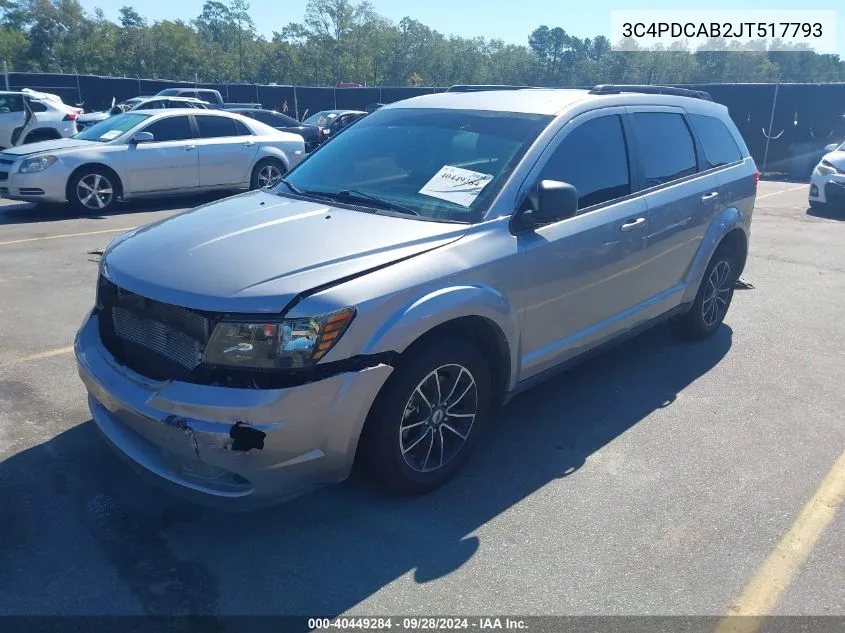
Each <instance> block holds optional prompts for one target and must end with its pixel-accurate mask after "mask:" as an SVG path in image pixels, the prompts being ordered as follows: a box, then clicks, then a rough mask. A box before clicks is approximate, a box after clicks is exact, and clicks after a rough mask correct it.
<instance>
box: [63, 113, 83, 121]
mask: <svg viewBox="0 0 845 633" xmlns="http://www.w3.org/2000/svg"><path fill="white" fill-rule="evenodd" d="M78 116H79V115H78V114H77V113H76V112H68V113H67V114H66V115H65V118H63V119H62V121H76V117H78Z"/></svg>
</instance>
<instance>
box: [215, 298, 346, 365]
mask: <svg viewBox="0 0 845 633" xmlns="http://www.w3.org/2000/svg"><path fill="white" fill-rule="evenodd" d="M354 316H355V309H354V308H344V309H343V310H340V311H338V312H332V313H330V314H324V315H321V316H315V317H306V318H298V319H284V320H282V321H281V322H279V321H276V322H272V321H238V322H230V321H223V322H221V323H218V324H217V326H216V327H215V328H214V332H213V333H212V335H211V340H210V341H209V342H208V346H207V347H206V349H205V355H204V356H203V362H204V363H206V364H209V365H226V366H229V367H244V368H252V369H294V368H297V367H306V366H308V365H313V364H314V363H316V362H317V361H318V360H320V359H321V358H323V356H325V355H326V354H327V353H328V352H329V350H330V349H331V348H332V347H333V346H334V344H335V343H337V341H338V340H339V339H340V337H341V336H343V333H344V332H345V331H346V328H347V327H348V326H349V324H350V323H351V322H352V319H353V318H354Z"/></svg>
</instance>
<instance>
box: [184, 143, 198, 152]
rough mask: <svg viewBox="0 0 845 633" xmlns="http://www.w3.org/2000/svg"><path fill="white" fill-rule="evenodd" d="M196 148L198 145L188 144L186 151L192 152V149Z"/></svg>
mask: <svg viewBox="0 0 845 633" xmlns="http://www.w3.org/2000/svg"><path fill="white" fill-rule="evenodd" d="M196 148H197V146H196V145H187V146H185V151H186V152H190V151H191V150H194V149H196Z"/></svg>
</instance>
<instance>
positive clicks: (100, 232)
mask: <svg viewBox="0 0 845 633" xmlns="http://www.w3.org/2000/svg"><path fill="white" fill-rule="evenodd" d="M134 228H135V227H134V226H130V227H127V228H125V229H105V230H103V231H86V232H85V233H64V234H63V235H47V236H45V237H27V238H26V239H23V240H10V241H8V242H0V246H7V245H8V244H23V243H24V242H40V241H41V240H57V239H59V238H62V237H81V236H83V235H101V234H103V233H117V232H118V231H131V230H132V229H134Z"/></svg>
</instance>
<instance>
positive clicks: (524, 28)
mask: <svg viewBox="0 0 845 633" xmlns="http://www.w3.org/2000/svg"><path fill="white" fill-rule="evenodd" d="M354 1H355V0H353V2H354ZM81 2H82V4H83V6H85V7H86V8H87V9H93V8H94V7H100V8H101V9H103V11H105V13H106V16H108V17H109V18H112V19H117V16H118V9H119V8H120V7H121V6H122V5H125V4H130V5H134V6H135V8H136V9H137V10H138V11H139V12H140V13H141V14H143V15H145V16H147V17H148V18H153V19H176V18H182V19H184V20H189V19H192V18H195V17H196V16H197V15H199V13H200V11H201V10H202V4H203V0H180V1H179V2H175V3H174V2H172V0H143V2H135V3H132V2H130V1H129V0H81ZM371 2H372V4H373V5H374V6H375V8H376V10H377V11H378V12H379V13H380V14H382V15H384V16H385V17H387V18H390V19H391V20H393V21H394V22H398V21H399V20H400V19H402V18H403V17H404V16H406V15H407V16H410V17H412V18H415V19H417V20H420V21H421V22H423V23H425V24H427V25H428V26H431V27H432V28H435V29H436V30H438V31H440V32H442V33H445V34H455V35H462V36H465V37H472V36H476V35H483V36H485V37H488V38H493V37H495V38H499V39H503V40H505V41H506V42H509V43H515V44H525V43H526V42H527V39H528V34H529V33H530V32H531V31H532V30H534V29H535V28H536V27H537V26H539V25H541V24H546V25H549V26H561V27H563V28H564V29H566V31H567V32H569V33H571V34H572V35H576V36H578V37H593V36H595V35H599V34H601V35H609V31H610V11H612V10H614V9H628V10H630V9H633V8H636V6H632V5H631V4H630V3H628V2H624V1H623V0H608V1H606V2H599V3H595V4H596V5H600V8H590V7H589V6H584V4H583V3H576V2H567V3H562V2H554V1H553V0H474V1H473V0H469V1H468V0H425V1H424V2H419V3H413V4H412V3H408V2H400V1H399V0H371ZM250 4H251V6H252V9H251V11H250V13H251V14H252V16H253V20H254V21H255V23H256V24H257V25H258V27H259V31H260V32H261V33H263V34H265V35H267V36H270V35H271V34H272V32H273V31H274V30H279V29H281V28H282V27H283V26H284V25H285V24H287V23H289V22H300V21H302V17H303V15H304V13H305V4H306V3H305V0H282V1H281V2H280V1H279V0H251V3H250ZM588 4H589V3H588ZM841 6H842V3H841V0H840V1H836V0H816V1H815V2H814V3H813V4H812V6H805V7H801V6H800V4H799V3H798V2H796V0H743V2H741V3H739V6H738V3H737V2H736V0H734V1H733V2H730V1H728V2H725V1H723V0H707V2H701V3H700V4H698V5H697V6H696V5H691V4H687V3H686V2H682V1H681V0H671V1H667V0H662V1H661V0H649V1H648V2H643V3H642V5H641V7H642V8H643V9H646V8H647V9H651V10H655V9H675V10H679V9H710V10H719V9H737V8H741V9H744V10H749V9H767V10H777V9H783V10H787V9H791V10H794V9H800V8H805V9H834V10H835V9H837V8H839V7H841ZM844 13H845V12H844ZM838 26H841V28H838V29H837V42H838V50H839V54H840V55H841V56H842V57H845V24H843V25H838Z"/></svg>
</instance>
